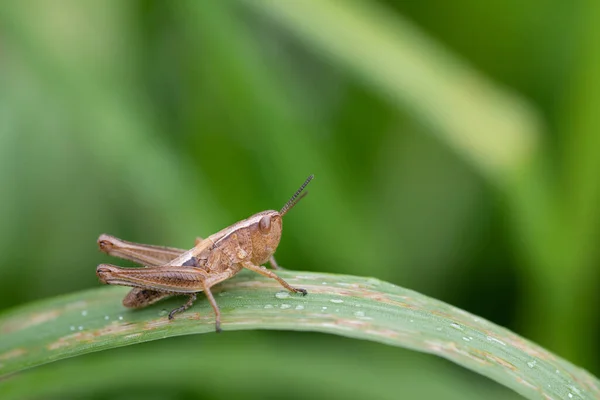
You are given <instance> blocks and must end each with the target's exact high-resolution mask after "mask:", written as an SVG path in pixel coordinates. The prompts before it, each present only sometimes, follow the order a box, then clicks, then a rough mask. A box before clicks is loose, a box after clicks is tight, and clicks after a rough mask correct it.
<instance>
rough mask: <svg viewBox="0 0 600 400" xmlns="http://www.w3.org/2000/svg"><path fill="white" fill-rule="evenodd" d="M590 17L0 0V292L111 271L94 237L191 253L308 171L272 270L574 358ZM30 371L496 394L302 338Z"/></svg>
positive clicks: (260, 391) (593, 124) (591, 247)
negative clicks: (479, 322) (390, 300)
mask: <svg viewBox="0 0 600 400" xmlns="http://www.w3.org/2000/svg"><path fill="white" fill-rule="evenodd" d="M598 18H600V3H599V2H595V1H575V2H558V1H554V2H551V1H542V0H529V1H526V2H522V1H516V0H490V1H485V2H483V1H478V0H455V1H452V2H449V1H442V0H438V1H436V0H428V1H394V0H387V1H383V0H382V1H352V0H346V1H339V0H338V1H336V0H290V1H284V0H257V1H252V0H237V1H236V0H220V1H219V0H203V1H177V2H167V1H155V2H152V1H120V0H102V1H91V0H86V1H77V0H59V1H50V0H46V1H44V0H29V1H22V2H19V1H6V2H2V5H0V309H6V308H8V307H11V306H14V305H17V304H21V303H24V302H28V301H31V300H35V299H40V298H44V297H48V296H53V295H58V294H61V293H68V292H73V291H77V290H81V289H85V288H91V287H95V286H97V285H98V282H97V278H96V276H95V273H94V272H95V267H96V265H97V264H99V263H102V262H114V263H117V261H115V260H114V259H113V260H110V259H109V258H108V257H106V256H104V255H103V254H101V253H99V252H98V250H97V248H96V243H95V241H96V238H97V236H98V235H99V234H100V233H110V234H113V235H116V236H118V237H121V238H124V239H127V240H132V241H137V242H142V243H152V244H159V245H167V246H174V247H191V246H192V245H193V242H194V238H195V237H196V236H207V235H209V234H211V233H213V232H215V231H217V230H219V229H221V228H222V227H224V226H227V225H229V224H231V223H233V222H235V221H237V220H239V219H242V218H245V217H246V216H248V215H250V214H252V213H255V212H258V211H261V210H264V209H272V208H275V209H279V208H280V207H281V206H282V205H283V204H284V202H285V201H286V200H287V199H288V198H289V196H290V195H291V194H292V193H293V192H294V191H295V190H296V188H297V187H298V186H299V185H300V183H302V182H303V180H304V179H305V178H306V176H308V175H309V174H311V173H314V174H315V176H316V178H315V181H314V182H313V183H312V184H311V187H310V192H311V193H310V196H309V197H308V198H307V199H306V200H304V201H303V202H302V204H301V205H300V206H299V207H297V208H295V209H294V211H293V212H291V213H290V214H289V215H288V216H286V221H285V229H284V234H283V238H282V242H281V245H280V247H279V249H278V252H277V258H278V261H279V263H280V264H281V265H282V266H284V267H286V268H289V269H294V270H311V271H324V272H333V273H344V274H355V275H363V276H375V277H378V278H381V279H384V280H387V281H390V282H393V283H395V284H398V285H401V286H404V287H408V288H411V289H414V290H417V291H419V292H422V293H425V294H427V295H429V296H432V297H436V298H439V299H442V300H444V301H446V302H449V303H451V304H454V305H456V306H458V307H461V308H463V309H466V310H468V311H470V312H473V313H475V314H478V315H481V316H483V317H485V318H487V319H489V320H491V321H493V322H496V323H498V324H500V325H503V326H506V327H508V328H509V329H512V330H514V331H516V332H517V333H519V334H521V335H524V336H526V337H527V338H529V339H532V340H534V341H536V342H538V343H539V344H541V345H543V346H545V347H547V348H548V349H549V350H551V351H554V352H556V353H557V354H559V355H561V356H563V357H565V358H567V359H569V360H570V361H572V362H574V363H576V364H578V365H580V366H583V367H584V368H586V369H588V370H590V371H591V372H592V373H595V374H596V375H598V374H599V373H600V359H599V357H598V354H600V346H599V342H600V331H599V329H598V328H599V321H600V315H599V313H598V304H599V296H598V292H599V290H598V289H599V287H600V276H599V274H598V262H599V261H600V260H599V254H598V251H597V248H598V246H597V245H596V243H597V242H598V239H599V237H598V236H599V230H598V227H599V222H600V220H599V211H600V208H599V204H600V202H599V200H600V135H599V132H600V118H599V115H600V114H599V113H598V106H599V105H600V52H599V51H598V45H597V44H598V43H600V25H598V23H597V21H598ZM121 265H131V264H127V263H121ZM41 368H46V369H47V370H48V373H53V374H54V375H51V376H52V379H50V378H48V379H47V381H45V382H40V383H39V384H46V385H48V386H49V387H50V386H52V384H54V385H57V383H56V382H58V385H59V386H57V387H55V392H52V391H51V390H49V392H48V393H47V396H49V397H50V398H53V397H52V396H55V397H56V398H64V396H65V393H69V398H94V399H96V398H97V399H104V398H128V399H131V398H144V399H151V398H161V399H185V398H207V399H212V398H223V397H225V396H240V397H241V396H244V397H246V398H257V399H258V398H261V399H267V398H281V397H283V396H285V397H286V398H291V399H294V398H305V397H306V396H310V397H311V398H315V399H317V398H323V399H324V398H332V397H333V398H336V397H344V398H348V399H351V398H365V397H372V398H398V396H399V395H400V394H404V395H411V394H412V395H415V396H420V397H418V398H457V399H458V398H463V399H465V398H481V397H483V396H487V397H488V398H498V399H500V398H516V397H517V395H516V394H513V393H512V392H509V391H508V390H507V389H504V388H502V387H500V386H499V385H496V384H494V383H492V382H489V381H487V380H485V379H482V378H479V377H477V376H476V375H475V374H473V373H471V372H468V371H464V370H462V369H461V368H459V367H455V366H454V365H451V364H450V363H448V362H446V361H443V360H438V359H435V358H434V357H432V356H427V355H420V354H415V353H411V352H407V351H403V350H401V349H396V348H391V347H386V346H383V345H379V344H372V343H362V342H359V341H355V340H349V339H342V338H339V337H329V336H326V335H320V334H306V333H303V334H301V333H289V332H238V333H225V334H223V335H219V336H215V335H202V336H193V337H187V338H185V337H184V338H174V339H169V340H163V341H159V342H154V343H147V344H143V345H139V346H133V347H130V348H125V349H117V350H113V351H108V352H103V353H98V354H92V355H89V356H83V357H79V358H76V359H73V360H66V361H63V362H59V363H56V364H52V365H50V366H45V367H41ZM74 371H75V372H76V374H77V376H78V378H79V379H77V381H80V382H83V383H82V385H84V386H83V387H84V388H86V389H85V390H84V389H81V387H79V388H77V387H72V388H71V387H70V386H68V385H66V383H65V382H67V381H68V380H69V379H70V377H72V374H73V372H74ZM100 377H102V380H98V378H100ZM94 378H96V379H97V381H94ZM88 380H89V382H88ZM61 382H62V385H64V386H60V385H61ZM94 382H96V383H94ZM85 385H87V386H85Z"/></svg>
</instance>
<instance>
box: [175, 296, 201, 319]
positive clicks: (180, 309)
mask: <svg viewBox="0 0 600 400" xmlns="http://www.w3.org/2000/svg"><path fill="white" fill-rule="evenodd" d="M194 301H196V293H190V294H189V298H188V301H186V302H185V304H184V305H182V306H181V307H177V308H175V309H174V310H171V312H170V313H169V319H173V318H174V317H175V314H177V313H180V312H184V311H185V310H187V309H188V308H190V307H191V306H192V304H194Z"/></svg>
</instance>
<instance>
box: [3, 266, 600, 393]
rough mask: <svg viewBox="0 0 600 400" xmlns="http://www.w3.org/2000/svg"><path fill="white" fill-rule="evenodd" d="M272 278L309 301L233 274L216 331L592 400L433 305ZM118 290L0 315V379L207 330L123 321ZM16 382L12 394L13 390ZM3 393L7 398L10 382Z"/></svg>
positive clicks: (565, 367)
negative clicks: (393, 355) (391, 358)
mask: <svg viewBox="0 0 600 400" xmlns="http://www.w3.org/2000/svg"><path fill="white" fill-rule="evenodd" d="M281 275H282V277H284V278H285V279H286V280H288V281H289V282H291V283H292V284H293V285H295V286H298V287H304V288H306V289H307V290H308V291H309V292H310V296H308V297H304V296H301V295H297V294H293V295H292V294H289V292H288V291H286V290H283V291H282V290H279V291H277V290H278V289H281V287H280V286H278V285H279V284H278V283H277V282H275V281H274V280H272V279H268V278H264V277H260V278H258V277H256V276H254V274H251V273H243V274H239V275H238V276H236V277H235V278H233V279H231V280H230V281H227V282H226V283H224V284H222V285H220V291H219V293H218V295H217V296H218V297H217V298H218V299H219V303H220V307H221V309H222V310H223V328H224V329H225V330H227V331H230V330H232V331H233V330H245V329H291V330H300V331H319V332H326V333H335V334H338V335H342V336H348V337H351V338H356V339H367V340H373V341H377V342H381V343H385V344H389V345H393V346H402V347H406V348H409V349H414V350H419V351H423V352H427V353H432V354H435V355H438V356H440V357H444V358H447V359H449V360H451V361H453V362H455V363H457V364H460V365H462V366H464V367H467V368H469V369H472V370H474V371H476V372H478V373H480V374H483V375H486V376H488V377H490V378H492V379H494V380H496V381H498V382H500V383H502V384H504V385H506V386H508V387H510V388H512V389H514V390H515V391H517V392H518V393H521V394H523V395H524V396H526V397H528V398H531V399H534V398H538V397H540V396H546V397H551V398H553V397H557V398H566V397H567V396H568V395H570V396H573V393H575V394H578V395H581V396H598V395H600V382H599V381H598V380H597V379H596V378H595V377H593V376H591V375H590V374H588V373H587V372H585V371H583V370H581V369H579V368H576V367H574V366H573V365H572V364H570V363H568V362H566V361H564V360H562V359H560V358H558V357H556V356H555V355H553V354H551V353H549V352H547V351H546V350H544V349H542V348H540V347H539V346H536V345H534V344H532V343H530V342H528V341H526V340H525V339H523V338H521V337H519V336H517V335H515V334H514V333H512V332H510V331H507V330H506V329H504V328H500V327H499V326H497V325H495V324H492V323H490V322H488V321H485V320H483V319H481V318H479V317H476V316H474V315H472V314H469V313H467V312H465V311H463V310H460V309H457V308H455V307H452V306H450V305H448V304H445V303H442V302H440V301H438V300H434V299H431V298H428V297H426V296H423V295H421V294H419V293H416V292H413V291H410V290H406V289H402V288H400V287H398V286H394V285H391V284H388V283H385V282H381V281H379V280H377V279H365V278H357V277H352V276H347V275H346V276H345V275H330V274H318V273H294V272H291V271H286V272H282V273H281ZM127 290H128V289H127V288H114V287H112V288H102V289H94V290H89V291H87V292H80V293H74V294H71V295H68V296H63V297H59V298H56V299H51V300H46V301H42V302H39V303H37V304H32V305H28V306H25V307H22V308H18V309H16V310H14V311H9V312H8V313H6V314H5V315H0V332H1V333H2V335H3V341H2V345H1V346H0V360H2V361H3V363H2V364H0V373H1V374H4V375H6V374H11V373H14V372H16V371H19V370H22V369H24V368H29V367H33V366H36V365H40V364H43V363H47V362H50V361H56V360H60V359H62V358H66V357H72V356H75V355H80V354H85V353H89V352H93V351H98V350H105V349H109V348H114V347H120V346H126V345H129V344H134V343H140V342H145V341H149V340H156V339H163V338H167V337H170V336H180V335H189V334H192V333H206V332H212V331H214V315H213V314H212V313H211V311H210V310H211V308H210V305H209V304H208V302H206V301H205V302H200V304H198V305H197V306H195V307H193V308H192V309H190V310H188V311H187V312H185V313H184V314H182V315H180V316H178V317H177V318H176V319H175V320H174V321H169V319H168V318H167V314H168V310H170V309H172V308H175V307H177V305H178V304H177V303H175V302H174V301H171V302H170V303H168V304H167V305H165V306H166V309H163V310H161V311H158V309H157V307H148V308H146V309H143V310H140V311H133V312H132V311H130V310H127V309H125V308H124V307H123V306H121V305H120V304H119V300H120V298H121V297H122V296H123V295H124V294H125V293H126V292H127ZM40 332H42V333H43V334H40ZM16 382H17V384H14V383H12V386H16V387H17V389H20V387H21V386H20V384H19V383H18V382H19V380H18V379H17V380H16ZM21 385H22V384H21ZM2 390H3V388H2V386H0V393H2ZM4 390H5V393H10V391H11V390H14V389H11V381H10V380H9V381H8V385H6V386H4ZM3 398H4V396H3Z"/></svg>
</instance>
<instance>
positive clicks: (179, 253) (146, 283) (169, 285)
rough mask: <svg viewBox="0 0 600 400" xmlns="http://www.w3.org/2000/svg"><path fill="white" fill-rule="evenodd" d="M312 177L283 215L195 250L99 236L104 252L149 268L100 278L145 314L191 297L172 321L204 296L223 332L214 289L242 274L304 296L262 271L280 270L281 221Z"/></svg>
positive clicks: (103, 271)
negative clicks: (259, 277)
mask: <svg viewBox="0 0 600 400" xmlns="http://www.w3.org/2000/svg"><path fill="white" fill-rule="evenodd" d="M312 179H313V175H311V176H309V177H308V179H306V181H305V182H304V183H303V184H302V186H300V188H299V189H298V190H297V191H296V193H294V195H293V196H292V197H291V198H290V200H289V201H288V202H287V203H285V205H284V206H283V208H282V209H281V211H275V210H268V211H263V212H260V213H258V214H254V215H253V216H251V217H250V218H247V219H244V220H242V221H239V222H236V223H235V224H233V225H231V226H229V227H227V228H225V229H223V230H221V231H219V232H217V233H215V234H214V235H210V236H209V237H208V238H206V239H202V238H197V239H196V244H195V246H194V247H193V248H192V249H191V250H187V251H186V250H182V249H176V248H172V247H161V246H152V245H147V244H138V243H132V242H127V241H124V240H120V239H117V238H115V237H113V236H110V235H106V234H103V235H100V237H99V238H98V245H99V246H100V250H102V251H103V252H105V253H107V254H109V255H111V256H115V257H120V258H123V259H126V260H131V261H134V262H136V263H139V264H143V265H145V268H120V267H116V266H114V265H109V264H100V265H98V268H97V269H96V274H97V275H98V278H100V282H102V283H106V284H109V285H122V286H132V287H133V289H132V290H131V291H130V292H129V293H128V294H127V295H126V296H125V298H124V299H123V305H124V306H125V307H130V308H142V307H146V306H148V305H150V304H153V303H155V302H157V301H159V300H162V299H164V298H166V297H169V296H174V295H187V296H188V301H187V302H186V303H185V304H183V305H182V306H181V307H178V308H176V309H174V310H172V311H171V312H170V313H169V319H173V317H174V315H175V314H177V313H179V312H183V311H185V310H187V309H188V308H189V307H190V306H191V305H192V304H193V303H194V301H195V300H196V293H198V292H204V293H205V294H206V297H207V298H208V301H209V302H210V304H211V306H212V308H213V310H214V312H215V317H216V320H215V326H216V330H217V332H220V331H221V312H220V311H219V306H218V305H217V302H216V301H215V298H214V296H213V295H212V293H211V291H210V288H211V287H212V286H214V285H216V284H217V283H219V282H222V281H224V280H226V279H229V278H231V277H232V276H234V275H235V274H237V273H238V272H240V271H241V270H242V269H243V268H246V269H249V270H251V271H254V272H257V273H259V274H261V275H264V276H266V277H269V278H273V279H275V280H277V282H279V283H280V284H281V285H282V286H283V287H285V288H286V289H288V290H290V291H292V292H296V293H302V295H303V296H304V295H306V290H304V289H300V288H295V287H292V286H290V284H289V283H287V282H286V281H284V280H283V279H281V278H280V277H279V276H277V275H276V274H275V273H274V272H273V271H271V270H268V269H266V268H265V267H263V266H261V265H262V264H264V263H266V262H267V261H268V262H269V263H270V264H271V267H272V268H274V269H279V266H278V265H277V262H276V261H275V258H274V257H273V253H275V250H276V249H277V246H278V245H279V240H280V239H281V227H282V217H283V216H284V215H285V214H286V213H287V212H288V211H290V210H291V209H292V208H293V207H294V206H295V205H296V204H298V202H299V201H300V200H301V199H302V198H303V197H304V196H306V195H307V194H308V192H304V193H302V191H303V190H304V188H305V187H306V185H308V183H309V182H310V181H311V180H312Z"/></svg>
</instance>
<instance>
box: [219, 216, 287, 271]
mask: <svg viewBox="0 0 600 400" xmlns="http://www.w3.org/2000/svg"><path fill="white" fill-rule="evenodd" d="M209 239H210V240H211V241H212V242H213V243H214V245H213V246H212V247H211V248H210V249H209V250H208V251H209V252H211V253H212V252H215V251H218V250H221V251H222V252H225V253H227V254H231V255H233V257H234V259H235V260H232V261H233V262H241V261H244V259H245V260H247V261H251V262H252V263H254V264H256V265H261V264H264V263H266V262H267V261H268V260H269V258H270V257H271V256H272V255H273V253H275V250H276V249H277V246H278V245H279V240H280V239H281V214H279V212H277V211H274V210H268V211H263V212H260V213H258V214H254V215H253V216H251V217H250V218H246V219H244V220H242V221H239V222H236V223H235V224H233V225H231V226H230V227H227V228H225V229H223V230H221V231H220V232H217V233H216V234H214V235H211V236H210V237H209ZM217 249H218V250H217Z"/></svg>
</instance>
